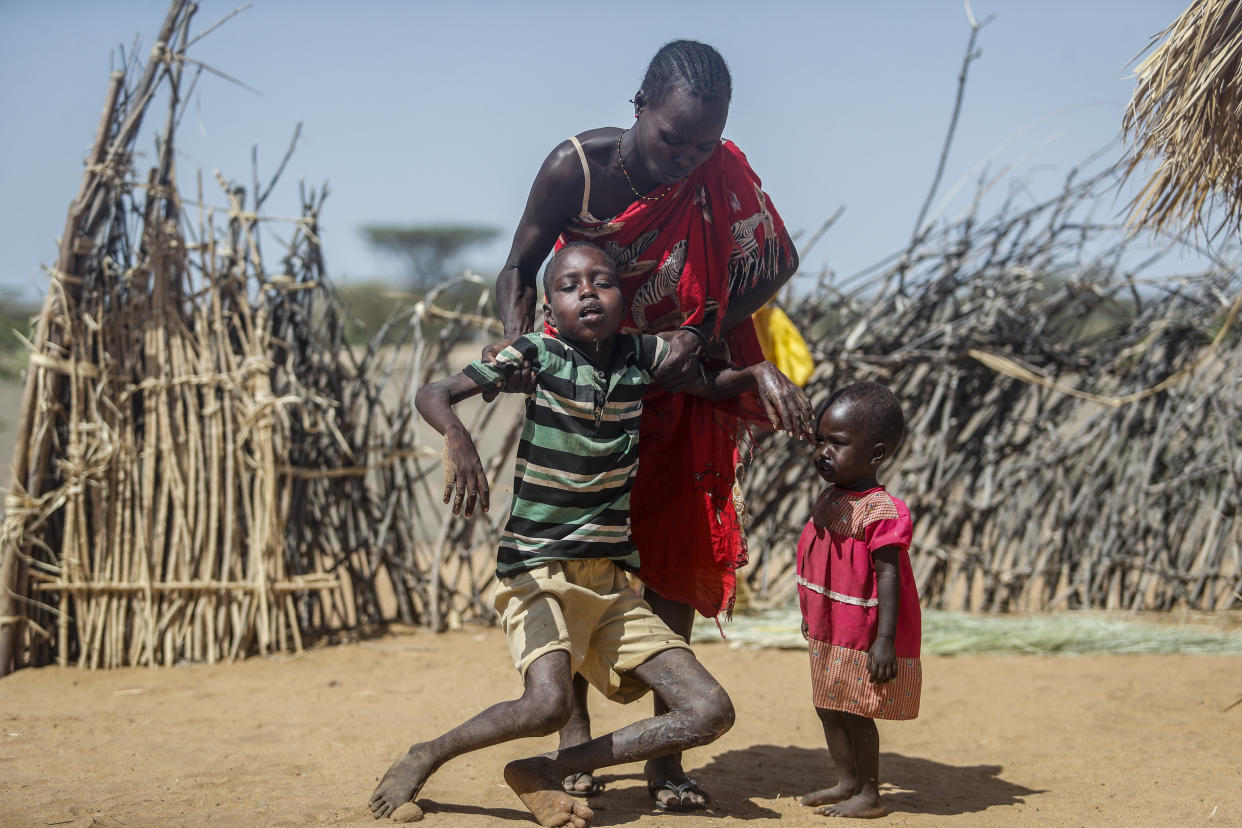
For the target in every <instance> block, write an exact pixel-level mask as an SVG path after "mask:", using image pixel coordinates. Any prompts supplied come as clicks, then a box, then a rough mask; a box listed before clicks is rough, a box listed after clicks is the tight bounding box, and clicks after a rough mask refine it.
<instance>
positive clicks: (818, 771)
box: [694, 745, 1046, 819]
mask: <svg viewBox="0 0 1242 828" xmlns="http://www.w3.org/2000/svg"><path fill="white" fill-rule="evenodd" d="M1001 771H1002V768H1001V767H1000V766H999V765H973V766H965V767H960V766H957V765H946V764H944V763H942V762H933V761H932V760H930V759H921V758H918V757H912V756H902V755H901V754H898V753H884V752H881V754H880V778H881V780H882V783H883V787H882V788H881V790H880V794H881V795H882V796H883V797H884V804H885V805H886V806H887V807H888V810H889V811H890V812H902V813H913V814H937V815H944V816H952V815H954V814H967V813H973V812H976V811H984V810H987V809H988V808H992V807H997V806H1005V805H1016V804H1019V803H1022V802H1023V801H1024V797H1027V796H1031V795H1034V794H1041V793H1046V791H1041V790H1035V789H1033V788H1027V787H1023V786H1022V785H1018V784H1015V783H1013V782H1009V781H1007V780H1005V779H1002V778H1001V776H1000V774H1001ZM694 774H695V776H696V777H697V778H698V779H701V780H703V784H704V786H705V787H706V786H708V785H709V782H708V780H711V782H710V785H711V788H712V789H713V790H727V791H728V793H726V794H725V795H722V796H717V801H716V805H717V808H718V809H719V810H721V811H723V812H724V813H727V814H729V815H730V816H732V817H738V818H743V819H746V818H751V819H753V818H754V816H750V817H747V816H744V815H743V814H742V813H735V812H734V811H733V810H732V809H730V808H729V806H728V802H727V801H726V800H727V798H731V797H736V798H738V799H741V798H742V797H746V798H747V799H760V800H763V799H776V798H778V797H786V796H788V797H795V798H798V799H800V798H801V797H802V796H803V795H805V794H807V793H810V792H811V791H816V790H820V789H821V788H827V787H829V786H830V785H832V784H834V783H835V781H836V774H835V773H834V772H833V770H832V760H831V759H830V758H829V756H828V750H827V748H820V749H810V748H804V747H780V746H778V745H754V746H752V747H748V748H746V749H744V750H731V751H728V752H727V753H722V754H720V755H719V756H717V757H716V758H715V759H713V760H712V761H711V762H709V763H708V764H707V765H705V766H703V767H702V768H699V769H697V770H696V771H695V772H694ZM730 794H731V797H730ZM745 801H746V800H741V802H745ZM747 804H748V805H750V807H752V808H753V807H754V805H753V804H751V803H747ZM741 809H742V810H746V806H745V805H742V806H741ZM764 810H766V809H764ZM769 813H770V812H769Z"/></svg>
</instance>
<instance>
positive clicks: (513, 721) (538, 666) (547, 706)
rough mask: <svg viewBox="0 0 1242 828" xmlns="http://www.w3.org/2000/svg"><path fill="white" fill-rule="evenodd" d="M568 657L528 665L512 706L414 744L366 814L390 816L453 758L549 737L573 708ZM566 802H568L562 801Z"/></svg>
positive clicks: (558, 653) (549, 656) (557, 654)
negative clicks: (524, 739)
mask: <svg viewBox="0 0 1242 828" xmlns="http://www.w3.org/2000/svg"><path fill="white" fill-rule="evenodd" d="M570 678H571V674H570V671H569V653H567V652H565V651H564V650H554V651H553V652H550V653H546V654H544V655H542V656H540V657H539V658H537V659H535V661H534V662H533V663H532V664H531V665H530V667H529V668H528V669H527V671H526V687H525V689H524V690H523V692H522V696H521V698H519V699H515V700H514V701H507V702H500V703H499V704H494V705H492V706H491V707H489V708H487V709H486V710H484V711H483V712H482V713H479V714H478V715H477V716H474V717H473V718H471V719H469V720H467V721H465V722H463V723H462V724H460V725H458V726H457V727H455V728H453V729H452V730H450V731H449V732H448V733H445V734H444V735H443V736H440V737H438V738H435V739H432V740H431V741H430V742H419V743H418V744H416V745H413V746H412V747H411V748H410V749H409V751H407V752H406V754H405V755H404V756H402V757H401V758H400V759H398V760H397V761H396V762H394V763H393V765H392V767H390V768H389V769H388V772H387V773H385V774H384V777H383V778H382V779H381V780H380V783H379V785H378V786H377V787H376V788H375V791H374V792H373V793H372V794H371V799H370V801H369V803H368V804H369V806H370V808H371V814H372V815H373V816H374V817H375V818H376V819H379V818H380V817H386V816H389V815H391V814H392V812H393V811H395V810H396V809H397V808H399V807H401V806H402V805H404V804H405V803H407V802H410V801H412V800H413V799H414V797H416V796H418V792H419V791H420V790H421V789H422V787H423V784H424V783H425V782H426V781H427V779H428V777H430V776H431V774H432V773H434V772H435V771H436V769H437V768H439V767H440V766H441V765H443V764H444V763H445V762H447V761H448V760H450V759H452V758H453V757H455V756H460V755H462V754H463V753H469V752H470V751H472V750H478V749H479V748H484V747H489V746H490V745H495V744H499V743H500V742H507V741H509V740H510V739H517V738H521V737H523V736H544V735H547V734H549V733H554V732H556V730H557V729H558V728H559V727H560V726H561V725H562V724H564V722H565V719H566V718H568V716H569V710H570V707H571V705H572V689H571V683H570ZM566 798H568V797H566Z"/></svg>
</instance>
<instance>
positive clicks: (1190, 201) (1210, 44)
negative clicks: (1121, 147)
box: [1123, 0, 1242, 239]
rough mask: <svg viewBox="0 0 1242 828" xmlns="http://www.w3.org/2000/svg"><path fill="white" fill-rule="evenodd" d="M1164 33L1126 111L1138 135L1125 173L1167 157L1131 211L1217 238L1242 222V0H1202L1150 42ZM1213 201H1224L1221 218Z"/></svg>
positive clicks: (1152, 222)
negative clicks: (1213, 212) (1213, 215)
mask: <svg viewBox="0 0 1242 828" xmlns="http://www.w3.org/2000/svg"><path fill="white" fill-rule="evenodd" d="M1162 40H1163V42H1162V43H1160V45H1159V46H1158V47H1156V48H1155V49H1154V50H1153V51H1152V52H1151V54H1149V55H1148V56H1147V58H1146V59H1144V60H1143V61H1142V63H1140V64H1139V65H1138V67H1137V68H1136V69H1135V72H1134V74H1135V75H1136V76H1137V77H1138V79H1139V81H1138V86H1137V87H1136V88H1135V90H1134V96H1133V97H1132V98H1131V100H1130V104H1129V106H1128V107H1127V109H1126V114H1125V118H1124V120H1123V129H1124V132H1125V134H1126V137H1127V139H1128V140H1131V141H1133V148H1132V150H1131V153H1130V160H1129V163H1128V165H1127V167H1126V177H1127V178H1128V177H1129V176H1131V175H1132V174H1134V173H1135V171H1136V170H1137V169H1138V168H1139V167H1140V166H1141V165H1143V164H1144V163H1145V162H1153V163H1158V164H1159V166H1158V167H1157V168H1156V170H1155V172H1153V173H1152V175H1151V178H1150V179H1149V180H1148V182H1147V184H1146V185H1145V186H1144V187H1143V189H1142V190H1141V191H1140V192H1139V194H1138V196H1136V197H1135V199H1134V201H1133V203H1132V204H1131V213H1130V220H1131V223H1132V224H1135V225H1138V226H1145V227H1148V228H1150V229H1153V230H1159V229H1161V228H1165V227H1170V228H1179V229H1183V230H1187V231H1202V232H1203V233H1204V234H1205V235H1206V236H1207V237H1208V238H1209V239H1210V238H1212V237H1215V236H1216V235H1217V234H1219V233H1220V232H1221V231H1222V230H1226V229H1233V230H1236V229H1238V228H1239V227H1240V226H1242V118H1239V112H1240V111H1242V2H1238V0H1194V1H1193V2H1192V3H1191V4H1190V7H1189V8H1187V9H1186V11H1185V12H1183V13H1182V15H1181V16H1180V17H1178V18H1177V20H1175V21H1174V22H1173V24H1172V25H1170V26H1169V27H1168V28H1167V29H1165V30H1164V31H1163V32H1161V33H1160V34H1158V35H1156V36H1155V37H1153V38H1152V41H1151V43H1150V44H1149V45H1148V47H1147V49H1152V47H1153V46H1155V44H1157V43H1158V42H1160V41H1162ZM1144 51H1147V50H1146V49H1145V50H1144ZM1140 54H1141V53H1140ZM1210 208H1219V210H1220V212H1219V214H1218V218H1216V219H1215V220H1214V221H1213V224H1214V226H1209V218H1208V217H1209V213H1210V212H1211V209H1210Z"/></svg>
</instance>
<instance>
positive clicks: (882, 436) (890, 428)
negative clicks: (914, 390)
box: [815, 381, 906, 456]
mask: <svg viewBox="0 0 1242 828" xmlns="http://www.w3.org/2000/svg"><path fill="white" fill-rule="evenodd" d="M837 403H845V404H847V405H849V407H850V411H851V413H852V414H853V415H854V416H857V417H859V418H860V420H861V422H860V425H861V426H862V427H863V429H864V430H866V432H867V433H868V434H870V435H871V437H872V438H873V439H874V440H876V441H877V442H881V443H884V444H885V445H886V446H888V450H889V455H890V456H891V455H892V453H893V452H895V451H896V450H897V447H898V446H900V445H901V441H902V440H903V439H904V438H905V436H906V418H905V415H903V414H902V413H901V401H900V400H898V399H897V395H896V394H894V393H893V392H892V391H889V390H888V389H887V388H886V387H884V386H883V385H880V384H879V383H878V382H869V381H864V382H855V383H852V384H850V385H847V386H845V387H844V388H838V389H837V390H836V391H833V392H832V393H831V394H830V395H829V396H828V399H826V400H824V401H823V403H821V404H820V406H819V409H818V410H817V411H816V412H815V422H817V423H818V422H819V419H820V417H822V416H823V415H824V412H825V411H827V410H828V409H829V408H830V407H831V406H833V405H836V404H837Z"/></svg>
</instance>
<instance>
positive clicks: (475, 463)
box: [441, 430, 491, 517]
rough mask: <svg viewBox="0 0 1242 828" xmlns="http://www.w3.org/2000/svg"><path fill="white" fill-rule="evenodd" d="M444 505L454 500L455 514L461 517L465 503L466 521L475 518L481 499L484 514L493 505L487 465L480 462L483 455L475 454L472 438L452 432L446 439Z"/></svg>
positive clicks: (447, 434)
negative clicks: (486, 470)
mask: <svg viewBox="0 0 1242 828" xmlns="http://www.w3.org/2000/svg"><path fill="white" fill-rule="evenodd" d="M441 459H443V461H444V502H445V503H448V502H449V500H450V498H451V499H452V503H453V514H455V515H460V514H461V512H462V504H463V502H464V503H465V507H466V517H470V516H471V515H473V514H474V503H475V500H476V499H477V500H478V502H479V505H480V506H481V507H482V508H483V511H485V512H486V511H487V507H488V506H489V505H490V504H489V500H490V497H491V491H490V489H489V488H488V485H487V474H486V473H485V472H484V471H483V462H482V461H481V460H479V452H478V451H477V450H475V447H474V441H473V440H471V439H470V436H469V435H468V434H465V433H464V432H462V433H460V434H459V433H457V432H456V431H455V430H454V431H449V432H447V433H446V434H445V435H444V455H443V457H442V458H441Z"/></svg>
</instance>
